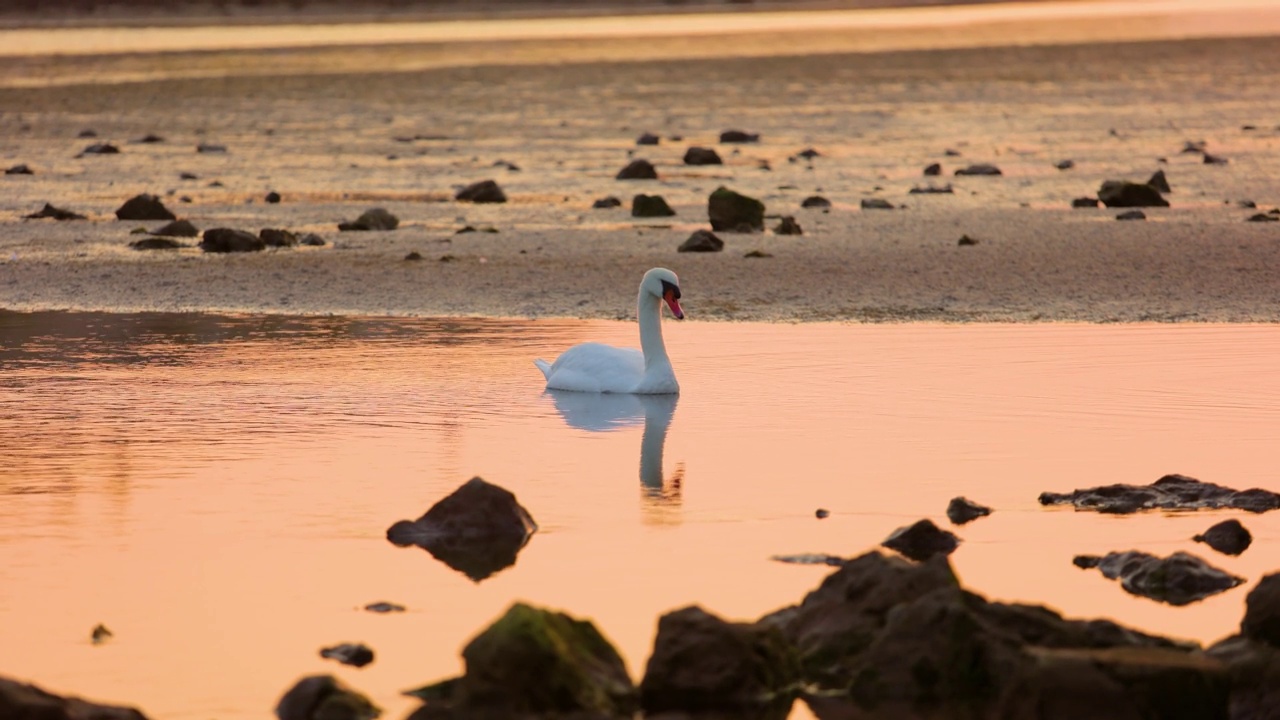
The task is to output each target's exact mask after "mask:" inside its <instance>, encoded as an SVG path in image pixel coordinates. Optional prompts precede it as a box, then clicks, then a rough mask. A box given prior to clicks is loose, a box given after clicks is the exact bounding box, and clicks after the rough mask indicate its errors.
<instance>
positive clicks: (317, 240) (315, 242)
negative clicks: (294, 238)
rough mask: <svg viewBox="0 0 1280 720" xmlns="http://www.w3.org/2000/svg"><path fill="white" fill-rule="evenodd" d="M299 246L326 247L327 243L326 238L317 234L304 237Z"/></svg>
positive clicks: (308, 234) (299, 241)
mask: <svg viewBox="0 0 1280 720" xmlns="http://www.w3.org/2000/svg"><path fill="white" fill-rule="evenodd" d="M298 244H299V245H308V246H311V247H324V244H325V242H324V238H322V237H320V236H319V235H317V234H315V233H307V234H306V235H303V236H302V239H300V240H298Z"/></svg>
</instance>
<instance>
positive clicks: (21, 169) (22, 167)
mask: <svg viewBox="0 0 1280 720" xmlns="http://www.w3.org/2000/svg"><path fill="white" fill-rule="evenodd" d="M4 174H5V175H35V172H33V171H32V170H31V168H29V167H27V164H26V163H20V164H18V165H13V166H10V167H7V168H5V170H4Z"/></svg>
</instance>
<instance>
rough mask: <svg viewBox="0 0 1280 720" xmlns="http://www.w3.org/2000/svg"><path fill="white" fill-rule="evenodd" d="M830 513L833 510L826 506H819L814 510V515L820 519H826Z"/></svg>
mask: <svg viewBox="0 0 1280 720" xmlns="http://www.w3.org/2000/svg"><path fill="white" fill-rule="evenodd" d="M829 515H831V511H830V510H827V509H825V508H818V509H817V510H814V511H813V516H814V517H816V518H818V519H819V520H825V519H826V518H827V517H828V516H829Z"/></svg>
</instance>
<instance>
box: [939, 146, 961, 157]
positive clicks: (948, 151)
mask: <svg viewBox="0 0 1280 720" xmlns="http://www.w3.org/2000/svg"><path fill="white" fill-rule="evenodd" d="M942 154H943V155H946V156H947V157H960V155H961V154H962V153H961V152H960V151H959V150H956V149H955V148H947V149H946V150H943V151H942Z"/></svg>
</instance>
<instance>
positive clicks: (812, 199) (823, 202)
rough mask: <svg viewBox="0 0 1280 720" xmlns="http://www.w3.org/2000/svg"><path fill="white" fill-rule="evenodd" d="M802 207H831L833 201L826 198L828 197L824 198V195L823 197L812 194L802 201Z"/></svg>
mask: <svg viewBox="0 0 1280 720" xmlns="http://www.w3.org/2000/svg"><path fill="white" fill-rule="evenodd" d="M800 207H803V208H829V207H831V201H830V200H828V199H826V198H824V197H822V196H821V195H810V196H809V197H807V198H805V199H804V200H802V201H800Z"/></svg>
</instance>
